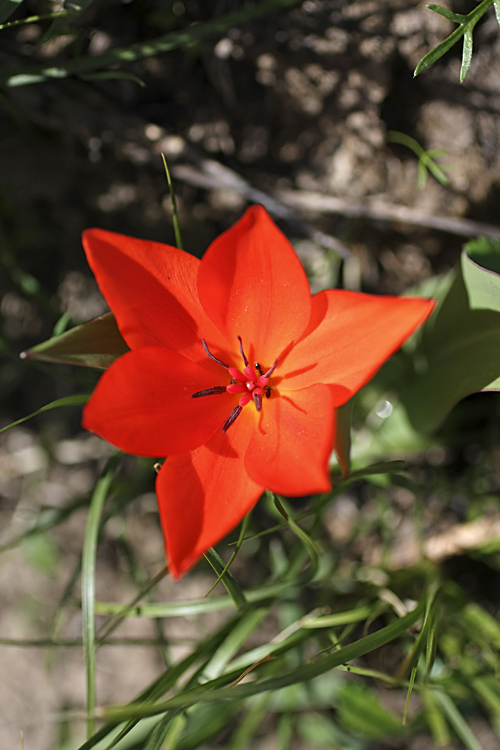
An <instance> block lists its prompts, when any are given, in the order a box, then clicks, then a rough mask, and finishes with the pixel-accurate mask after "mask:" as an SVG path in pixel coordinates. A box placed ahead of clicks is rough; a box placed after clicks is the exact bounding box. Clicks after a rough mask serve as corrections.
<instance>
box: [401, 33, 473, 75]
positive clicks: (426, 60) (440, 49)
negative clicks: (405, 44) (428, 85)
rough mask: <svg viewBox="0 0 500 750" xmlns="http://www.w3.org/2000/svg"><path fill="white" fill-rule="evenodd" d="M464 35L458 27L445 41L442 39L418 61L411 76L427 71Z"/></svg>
mask: <svg viewBox="0 0 500 750" xmlns="http://www.w3.org/2000/svg"><path fill="white" fill-rule="evenodd" d="M463 35H464V30H463V28H462V27H461V26H459V27H458V29H455V31H453V32H452V33H451V34H450V36H449V37H447V39H444V40H443V41H442V42H440V43H439V44H438V45H437V46H436V47H434V49H431V51H430V52H428V53H427V54H426V55H424V57H423V58H422V59H421V60H420V62H419V63H418V65H417V67H416V68H415V70H414V72H413V76H414V77H416V76H418V75H420V73H423V72H424V70H427V69H428V68H430V67H431V65H434V63H435V62H436V61H437V60H439V58H440V57H443V55H445V54H446V53H447V52H448V50H450V49H451V48H452V47H453V46H454V45H455V44H456V43H457V42H458V41H460V39H461V38H462V37H463Z"/></svg>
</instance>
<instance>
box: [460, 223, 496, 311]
mask: <svg viewBox="0 0 500 750" xmlns="http://www.w3.org/2000/svg"><path fill="white" fill-rule="evenodd" d="M462 275H463V277H464V282H465V286H466V288H467V294H468V297H469V304H470V307H471V308H472V309H473V310H495V311H496V312H500V239H498V240H496V239H488V238H486V237H480V238H479V239H477V240H473V241H472V242H468V243H467V244H466V245H465V247H464V251H463V253H462Z"/></svg>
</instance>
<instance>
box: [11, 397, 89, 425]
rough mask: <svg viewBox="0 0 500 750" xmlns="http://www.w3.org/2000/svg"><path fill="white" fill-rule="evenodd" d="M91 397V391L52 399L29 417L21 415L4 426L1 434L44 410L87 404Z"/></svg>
mask: <svg viewBox="0 0 500 750" xmlns="http://www.w3.org/2000/svg"><path fill="white" fill-rule="evenodd" d="M89 398H90V394H89V393H78V394H76V395H75V396H64V398H58V399H57V400H56V401H51V403H50V404H45V406H42V407H41V408H40V409H37V410H36V411H34V412H32V413H31V414H28V416H27V417H21V419H17V420H16V421H15V422H11V424H8V425H7V426H6V427H2V429H0V435H1V434H2V432H7V430H10V429H11V427H17V425H18V424H22V423H23V422H27V421H28V419H33V417H37V416H38V415H39V414H43V412H45V411H50V410H51V409H59V407H61V406H81V405H82V404H86V403H87V401H88V400H89Z"/></svg>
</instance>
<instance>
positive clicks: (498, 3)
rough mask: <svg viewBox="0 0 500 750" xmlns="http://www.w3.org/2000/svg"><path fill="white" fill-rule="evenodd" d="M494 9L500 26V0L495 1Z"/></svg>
mask: <svg viewBox="0 0 500 750" xmlns="http://www.w3.org/2000/svg"><path fill="white" fill-rule="evenodd" d="M493 7H494V8H495V15H496V17H497V21H498V25H499V26H500V0H493Z"/></svg>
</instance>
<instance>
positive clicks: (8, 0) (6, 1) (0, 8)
mask: <svg viewBox="0 0 500 750" xmlns="http://www.w3.org/2000/svg"><path fill="white" fill-rule="evenodd" d="M22 2H23V0H0V22H2V21H6V20H7V18H9V16H11V15H12V14H13V13H14V11H15V10H17V9H18V8H19V6H20V5H21V3H22Z"/></svg>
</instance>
